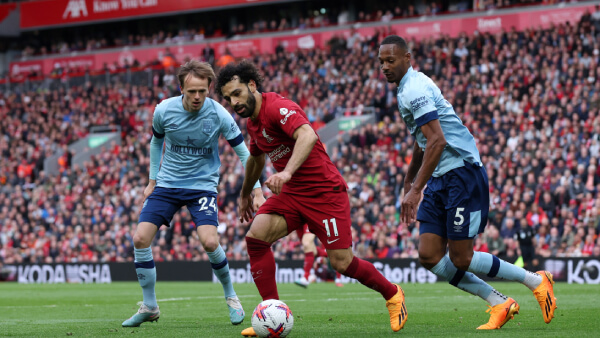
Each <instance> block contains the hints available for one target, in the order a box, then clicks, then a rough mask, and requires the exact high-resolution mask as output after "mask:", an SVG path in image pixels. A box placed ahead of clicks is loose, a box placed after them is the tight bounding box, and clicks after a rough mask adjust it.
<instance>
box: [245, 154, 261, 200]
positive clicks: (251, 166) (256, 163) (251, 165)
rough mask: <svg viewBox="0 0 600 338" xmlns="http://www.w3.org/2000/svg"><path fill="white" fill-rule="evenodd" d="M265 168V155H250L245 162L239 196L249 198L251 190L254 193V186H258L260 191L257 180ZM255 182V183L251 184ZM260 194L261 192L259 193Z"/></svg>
mask: <svg viewBox="0 0 600 338" xmlns="http://www.w3.org/2000/svg"><path fill="white" fill-rule="evenodd" d="M264 167H265V154H264V153H262V154H260V155H258V156H252V155H250V156H249V157H248V159H247V161H246V174H245V177H244V183H243V184H242V192H241V193H240V195H241V196H249V195H250V193H251V192H252V190H254V191H255V192H256V189H257V188H256V184H258V190H260V182H259V181H258V179H259V178H260V175H261V174H262V171H263V169H264ZM253 182H256V183H253ZM260 193H261V194H262V190H261V191H260Z"/></svg>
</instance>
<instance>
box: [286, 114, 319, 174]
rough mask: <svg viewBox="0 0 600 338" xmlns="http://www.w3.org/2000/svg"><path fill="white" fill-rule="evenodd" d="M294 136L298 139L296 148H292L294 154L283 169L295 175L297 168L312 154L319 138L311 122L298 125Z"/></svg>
mask: <svg viewBox="0 0 600 338" xmlns="http://www.w3.org/2000/svg"><path fill="white" fill-rule="evenodd" d="M293 138H294V140H296V143H295V144H294V150H292V156H291V157H290V160H289V161H288V163H287V165H286V166H285V169H283V171H284V172H287V173H289V174H290V176H292V175H294V173H295V172H296V170H298V168H300V166H301V165H302V163H304V161H306V159H307V158H308V155H310V152H311V151H312V149H313V147H314V146H315V144H316V143H317V140H318V139H319V137H318V136H317V134H316V133H315V130H314V129H312V127H311V126H310V125H309V124H303V125H301V126H300V127H298V128H297V129H296V131H294V135H293Z"/></svg>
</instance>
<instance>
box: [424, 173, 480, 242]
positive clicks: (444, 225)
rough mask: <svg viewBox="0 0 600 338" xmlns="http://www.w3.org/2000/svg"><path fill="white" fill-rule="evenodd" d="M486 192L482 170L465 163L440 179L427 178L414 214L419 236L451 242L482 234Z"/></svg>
mask: <svg viewBox="0 0 600 338" xmlns="http://www.w3.org/2000/svg"><path fill="white" fill-rule="evenodd" d="M489 201H490V190H489V183H488V176H487V172H486V171H485V168H484V167H480V166H479V165H477V164H471V163H468V162H465V166H464V167H460V168H456V169H453V170H450V171H449V172H447V173H446V174H444V175H442V176H441V177H431V178H430V179H429V181H428V182H427V188H426V189H425V192H424V193H423V201H422V202H421V206H420V207H419V210H418V211H417V220H418V221H419V222H420V223H421V224H420V227H419V230H420V233H421V234H423V233H433V234H436V235H439V236H441V237H443V238H448V239H452V240H461V239H472V238H475V236H477V235H478V234H480V233H482V232H483V230H484V228H485V226H486V224H487V218H488V211H489V203H490V202H489Z"/></svg>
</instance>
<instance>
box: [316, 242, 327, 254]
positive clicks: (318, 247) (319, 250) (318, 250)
mask: <svg viewBox="0 0 600 338" xmlns="http://www.w3.org/2000/svg"><path fill="white" fill-rule="evenodd" d="M317 257H327V250H325V248H323V247H322V246H320V245H317Z"/></svg>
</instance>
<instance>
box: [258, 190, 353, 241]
mask: <svg viewBox="0 0 600 338" xmlns="http://www.w3.org/2000/svg"><path fill="white" fill-rule="evenodd" d="M256 214H257V215H260V214H278V215H282V216H283V217H284V218H285V221H286V223H287V227H288V234H289V233H290V232H292V231H294V230H298V229H302V227H303V226H304V224H305V223H306V224H307V225H308V229H309V230H310V232H312V233H314V234H315V235H316V236H317V237H318V238H319V240H320V241H321V243H323V246H324V247H325V248H326V249H347V248H349V247H351V246H352V231H351V228H350V227H351V220H350V200H349V199H348V193H347V192H346V191H332V192H326V193H322V194H319V195H317V196H298V195H291V194H287V193H281V194H279V195H273V196H271V197H269V199H267V201H266V202H265V203H264V204H263V205H262V206H261V207H260V208H259V209H258V212H257V213H256Z"/></svg>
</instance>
